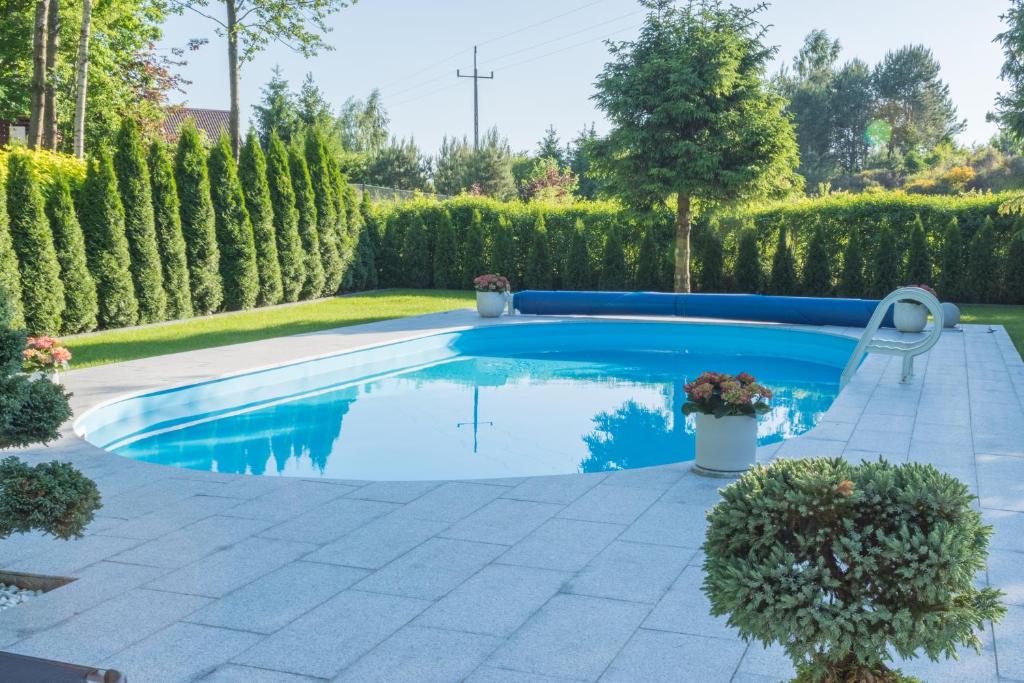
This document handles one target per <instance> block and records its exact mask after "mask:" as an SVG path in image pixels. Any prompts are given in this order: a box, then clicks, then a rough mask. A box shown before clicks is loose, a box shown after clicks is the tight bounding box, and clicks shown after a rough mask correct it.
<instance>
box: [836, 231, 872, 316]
mask: <svg viewBox="0 0 1024 683" xmlns="http://www.w3.org/2000/svg"><path fill="white" fill-rule="evenodd" d="M865 289H866V287H865V285H864V248H863V246H862V245H861V237H860V231H859V230H857V229H856V228H854V229H852V230H851V231H850V236H849V238H848V240H847V242H846V251H844V252H843V271H842V273H841V274H840V276H839V294H840V295H842V296H845V297H852V298H855V299H861V298H863V297H864V293H865V291H864V290H865Z"/></svg>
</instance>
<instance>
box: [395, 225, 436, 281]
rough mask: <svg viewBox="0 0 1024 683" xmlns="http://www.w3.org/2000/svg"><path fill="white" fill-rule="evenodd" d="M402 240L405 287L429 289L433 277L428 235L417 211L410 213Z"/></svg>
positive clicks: (402, 279)
mask: <svg viewBox="0 0 1024 683" xmlns="http://www.w3.org/2000/svg"><path fill="white" fill-rule="evenodd" d="M403 238H404V239H403V240H402V277H401V280H400V282H401V283H402V284H403V285H404V286H405V287H414V288H416V289H429V288H430V284H431V279H432V276H433V261H432V259H431V253H430V235H429V234H428V233H427V226H426V225H424V223H423V217H422V216H421V215H420V213H419V212H418V211H416V212H410V213H409V215H408V223H407V224H406V226H405V231H404V233H403Z"/></svg>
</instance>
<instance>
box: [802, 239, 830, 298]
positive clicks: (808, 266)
mask: <svg viewBox="0 0 1024 683" xmlns="http://www.w3.org/2000/svg"><path fill="white" fill-rule="evenodd" d="M803 276H804V278H803V292H804V294H807V295H809V296H828V295H829V294H831V293H832V261H831V259H830V258H829V254H828V245H827V244H825V228H823V227H822V226H821V224H820V223H819V224H818V225H816V226H814V232H812V233H811V241H810V242H809V243H808V244H807V254H806V255H805V256H804V272H803Z"/></svg>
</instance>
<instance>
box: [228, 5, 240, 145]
mask: <svg viewBox="0 0 1024 683" xmlns="http://www.w3.org/2000/svg"><path fill="white" fill-rule="evenodd" d="M224 4H225V5H226V6H227V12H228V81H229V83H230V86H231V113H230V114H229V115H228V132H229V134H230V136H231V153H232V154H234V155H235V160H236V161H237V160H238V150H239V148H240V147H241V132H240V131H239V125H238V117H239V111H238V110H239V104H238V30H237V29H238V27H237V18H236V12H235V0H226V1H225V3H224Z"/></svg>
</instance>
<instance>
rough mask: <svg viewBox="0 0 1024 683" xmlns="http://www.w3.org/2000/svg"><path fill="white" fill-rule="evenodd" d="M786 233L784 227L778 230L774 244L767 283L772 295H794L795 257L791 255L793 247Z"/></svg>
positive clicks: (795, 286) (795, 287) (795, 285)
mask: <svg viewBox="0 0 1024 683" xmlns="http://www.w3.org/2000/svg"><path fill="white" fill-rule="evenodd" d="M788 232H789V231H788V230H786V228H785V227H784V226H782V227H780V228H779V240H778V242H776V244H775V254H774V255H773V256H772V270H771V277H770V279H769V283H768V284H769V289H770V290H771V293H772V294H790V295H792V294H795V293H796V289H797V284H796V257H795V256H794V255H793V245H792V244H791V243H790V241H789V234H788Z"/></svg>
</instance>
